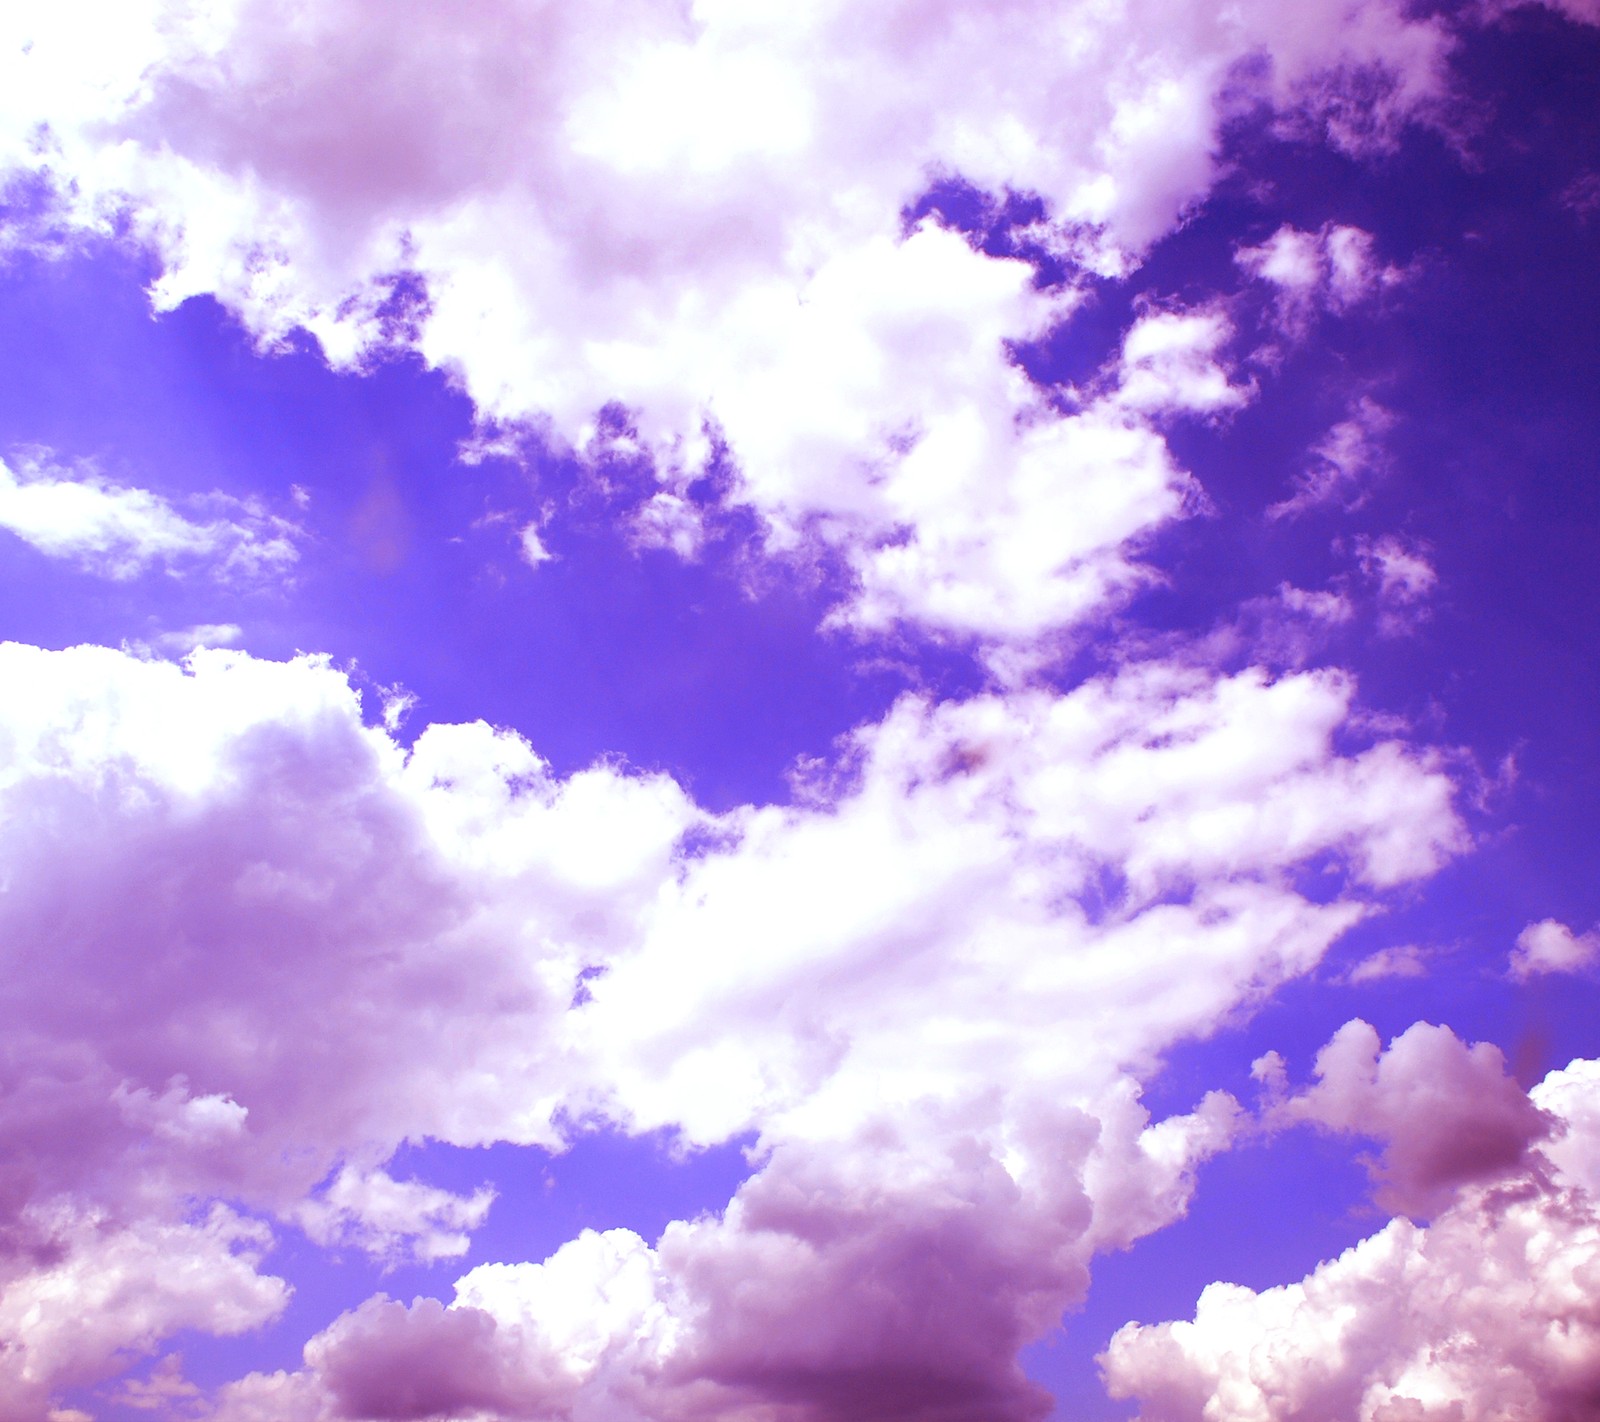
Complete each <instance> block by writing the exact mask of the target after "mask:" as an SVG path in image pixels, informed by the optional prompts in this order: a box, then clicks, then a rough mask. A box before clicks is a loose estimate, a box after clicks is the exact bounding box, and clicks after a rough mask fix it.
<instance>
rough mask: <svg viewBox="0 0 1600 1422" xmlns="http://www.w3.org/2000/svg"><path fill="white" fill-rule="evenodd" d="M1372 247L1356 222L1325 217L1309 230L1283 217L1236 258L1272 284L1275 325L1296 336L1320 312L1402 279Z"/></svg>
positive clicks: (1366, 297) (1346, 306)
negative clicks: (1279, 224)
mask: <svg viewBox="0 0 1600 1422" xmlns="http://www.w3.org/2000/svg"><path fill="white" fill-rule="evenodd" d="M1375 249H1376V242H1375V240H1374V238H1373V236H1372V234H1371V233H1370V232H1367V231H1365V230H1364V229H1362V228H1360V227H1350V226H1345V225H1341V224H1338V223H1333V222H1327V223H1324V224H1323V225H1322V227H1321V228H1319V229H1318V230H1317V231H1315V232H1307V231H1304V230H1302V229H1301V228H1298V227H1295V226H1294V225H1292V224H1290V223H1285V224H1284V225H1283V226H1282V227H1280V228H1279V229H1278V230H1277V231H1276V232H1274V233H1273V234H1272V236H1270V237H1269V238H1267V240H1266V241H1265V242H1263V243H1261V245H1260V246H1257V247H1240V248H1239V249H1238V251H1236V252H1235V253H1234V260H1235V261H1236V262H1237V263H1238V265H1239V266H1240V267H1241V268H1242V269H1243V270H1244V271H1245V272H1247V273H1248V274H1249V275H1251V276H1253V277H1255V278H1256V279H1257V280H1258V281H1264V282H1266V283H1267V284H1268V285H1270V286H1272V287H1274V288H1276V292H1277V298H1276V310H1275V317H1276V321H1277V325H1278V328H1279V330H1280V331H1281V332H1282V334H1283V335H1284V336H1285V337H1287V338H1288V339H1290V340H1294V341H1299V340H1304V339H1305V338H1306V336H1308V335H1309V334H1310V331H1311V328H1312V326H1313V324H1314V323H1315V322H1316V320H1317V318H1318V316H1320V315H1321V314H1322V313H1324V312H1333V313H1335V314H1342V313H1344V312H1348V311H1351V310H1353V309H1354V308H1356V307H1358V306H1360V305H1361V304H1363V303H1364V302H1367V301H1371V300H1373V299H1374V298H1375V297H1377V296H1378V295H1380V294H1381V293H1382V292H1384V291H1386V290H1387V289H1389V288H1391V287H1393V286H1396V285H1397V284H1399V283H1400V282H1402V281H1404V280H1405V272H1404V271H1403V270H1401V269H1400V268H1398V267H1395V266H1391V265H1388V264H1386V263H1383V262H1381V261H1379V259H1378V257H1377V255H1376V250H1375Z"/></svg>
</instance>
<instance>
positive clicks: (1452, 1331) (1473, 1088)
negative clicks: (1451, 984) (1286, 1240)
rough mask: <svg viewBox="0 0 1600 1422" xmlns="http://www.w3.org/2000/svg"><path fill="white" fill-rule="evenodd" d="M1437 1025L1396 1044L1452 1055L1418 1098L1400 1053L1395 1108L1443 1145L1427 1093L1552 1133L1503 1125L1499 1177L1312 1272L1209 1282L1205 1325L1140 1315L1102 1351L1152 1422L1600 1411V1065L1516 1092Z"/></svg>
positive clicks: (1120, 1390) (1492, 1420)
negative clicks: (1595, 1295) (1294, 1278)
mask: <svg viewBox="0 0 1600 1422" xmlns="http://www.w3.org/2000/svg"><path fill="white" fill-rule="evenodd" d="M1348 1031H1349V1029H1347V1032H1348ZM1441 1031H1442V1029H1436V1028H1428V1029H1420V1030H1419V1029H1418V1028H1413V1029H1411V1031H1410V1032H1408V1033H1406V1034H1404V1036H1402V1037H1401V1038H1399V1039H1397V1041H1396V1042H1395V1044H1394V1045H1393V1046H1392V1047H1391V1048H1390V1053H1391V1054H1395V1053H1397V1049H1399V1048H1400V1044H1401V1043H1402V1042H1406V1041H1407V1039H1408V1038H1409V1039H1411V1044H1412V1045H1411V1048H1410V1049H1409V1050H1408V1051H1407V1052H1406V1053H1405V1055H1407V1056H1414V1057H1415V1058H1416V1060H1415V1061H1414V1062H1412V1063H1411V1065H1412V1066H1418V1067H1420V1066H1421V1065H1422V1060H1421V1059H1422V1057H1423V1056H1427V1057H1429V1058H1433V1059H1436V1065H1437V1064H1443V1063H1444V1061H1445V1058H1454V1063H1453V1065H1448V1066H1447V1068H1446V1071H1445V1072H1444V1074H1443V1075H1442V1076H1439V1077H1437V1078H1433V1079H1432V1080H1430V1081H1429V1082H1428V1084H1427V1085H1426V1087H1425V1088H1424V1090H1423V1093H1422V1094H1421V1095H1418V1094H1416V1089H1415V1085H1414V1084H1413V1083H1411V1082H1410V1081H1406V1082H1402V1080H1401V1077H1400V1072H1401V1068H1400V1066H1399V1063H1400V1062H1401V1061H1402V1056H1401V1055H1391V1056H1390V1057H1389V1058H1388V1060H1390V1061H1392V1062H1394V1063H1396V1069H1395V1076H1394V1078H1393V1079H1392V1080H1391V1081H1389V1082H1387V1083H1380V1084H1379V1085H1378V1088H1377V1089H1378V1092H1379V1101H1380V1105H1381V1106H1382V1107H1383V1108H1384V1109H1385V1110H1391V1109H1393V1110H1397V1111H1398V1112H1399V1113H1400V1116H1407V1115H1409V1116H1410V1117H1411V1120H1410V1122H1409V1124H1410V1125H1412V1126H1416V1127H1420V1128H1421V1129H1423V1131H1424V1132H1425V1133H1426V1135H1427V1136H1428V1138H1429V1139H1432V1140H1437V1138H1438V1137H1437V1131H1436V1129H1435V1128H1434V1127H1432V1126H1430V1125H1429V1123H1428V1121H1427V1120H1426V1114H1427V1109H1428V1105H1429V1103H1431V1105H1432V1106H1433V1107H1435V1108H1437V1107H1439V1106H1443V1107H1444V1108H1445V1112H1446V1117H1447V1118H1448V1119H1453V1120H1456V1121H1458V1122H1462V1123H1469V1122H1470V1121H1471V1119H1472V1116H1473V1112H1474V1108H1475V1106H1477V1105H1478V1104H1480V1103H1485V1102H1486V1104H1487V1105H1488V1108H1489V1111H1490V1114H1491V1117H1492V1118H1495V1119H1498V1120H1500V1121H1501V1122H1502V1123H1505V1122H1508V1121H1509V1118H1511V1117H1513V1116H1519V1115H1520V1116H1522V1117H1524V1118H1526V1119H1528V1120H1531V1119H1532V1118H1533V1117H1534V1115H1535V1113H1537V1112H1542V1113H1547V1115H1546V1120H1547V1121H1549V1122H1550V1123H1551V1124H1552V1125H1553V1126H1554V1127H1555V1128H1556V1129H1555V1130H1554V1131H1551V1132H1544V1133H1532V1132H1529V1131H1527V1130H1525V1129H1522V1128H1520V1127H1519V1128H1516V1129H1512V1130H1509V1131H1507V1132H1506V1134H1505V1144H1506V1145H1507V1147H1508V1148H1509V1147H1510V1146H1511V1145H1512V1144H1513V1143H1514V1141H1515V1139H1516V1138H1517V1137H1518V1136H1521V1137H1522V1138H1523V1142H1524V1147H1525V1148H1524V1150H1523V1152H1522V1154H1521V1156H1520V1159H1518V1158H1516V1157H1514V1156H1512V1157H1510V1158H1507V1159H1503V1160H1497V1162H1496V1168H1495V1170H1494V1171H1492V1172H1491V1173H1490V1175H1489V1176H1488V1178H1487V1179H1485V1178H1484V1177H1483V1175H1482V1174H1481V1173H1478V1172H1474V1173H1475V1174H1477V1177H1478V1180H1479V1182H1480V1183H1469V1184H1465V1185H1464V1187H1463V1188H1462V1189H1461V1191H1460V1193H1459V1195H1458V1196H1457V1198H1455V1199H1454V1201H1453V1202H1451V1203H1449V1204H1448V1205H1446V1206H1445V1207H1444V1208H1443V1209H1441V1210H1440V1211H1439V1213H1437V1214H1436V1215H1435V1216H1434V1217H1433V1219H1432V1221H1431V1222H1430V1223H1429V1224H1427V1225H1426V1226H1423V1225H1418V1224H1415V1223H1412V1222H1411V1221H1409V1220H1406V1219H1396V1220H1394V1221H1392V1222H1391V1223H1390V1224H1389V1225H1388V1226H1387V1227H1385V1228H1384V1229H1383V1230H1381V1231H1380V1232H1379V1233H1377V1234H1375V1235H1373V1236H1372V1237H1371V1238H1369V1239H1366V1240H1364V1241H1362V1242H1361V1243H1360V1244H1358V1245H1356V1246H1355V1247H1354V1248H1352V1249H1349V1250H1347V1251H1345V1252H1344V1253H1343V1254H1341V1255H1340V1256H1339V1257H1338V1258H1337V1259H1333V1260H1330V1261H1328V1262H1326V1263H1323V1264H1321V1265H1319V1266H1318V1267H1317V1268H1316V1269H1315V1270H1314V1271H1313V1272H1312V1273H1311V1274H1310V1275H1308V1276H1307V1277H1306V1278H1305V1279H1304V1280H1303V1281H1301V1282H1299V1283H1293V1284H1287V1285H1283V1286H1281V1287H1278V1288H1272V1289H1266V1290H1263V1291H1261V1292H1259V1293H1257V1292H1255V1291H1253V1290H1251V1289H1247V1288H1243V1287H1241V1286H1239V1285H1235V1284H1227V1283H1216V1284H1212V1285H1210V1286H1209V1287H1208V1288H1207V1289H1206V1290H1205V1292H1204V1293H1203V1294H1202V1295H1201V1297H1200V1302H1199V1306H1198V1308H1197V1311H1196V1314H1195V1317H1194V1320H1193V1321H1192V1322H1176V1323H1163V1324H1159V1325H1152V1326H1142V1325H1137V1324H1129V1325H1128V1326H1127V1327H1125V1328H1123V1329H1122V1330H1121V1331H1120V1332H1119V1333H1118V1334H1117V1335H1116V1337H1115V1338H1113V1339H1112V1342H1111V1346H1110V1348H1109V1349H1108V1350H1107V1352H1106V1353H1105V1354H1104V1356H1103V1358H1102V1365H1103V1367H1104V1370H1105V1374H1106V1379H1107V1382H1108V1385H1109V1387H1110V1389H1111V1391H1112V1392H1113V1394H1114V1395H1115V1396H1119V1397H1133V1398H1137V1399H1138V1400H1139V1403H1140V1414H1139V1415H1140V1416H1141V1417H1142V1418H1145V1419H1148V1422H1157V1419H1160V1422H1184V1419H1190V1418H1193V1419H1199V1418H1201V1417H1202V1416H1205V1417H1210V1416H1214V1415H1216V1413H1217V1412H1218V1411H1219V1410H1221V1409H1224V1408H1225V1409H1226V1410H1227V1412H1228V1415H1230V1416H1236V1417H1248V1418H1252V1419H1261V1422H1277V1419H1287V1418H1290V1417H1294V1418H1302V1419H1324V1418H1325V1419H1328V1420H1329V1422H1332V1419H1335V1418H1340V1419H1343V1418H1358V1419H1360V1422H1430V1419H1440V1422H1443V1419H1446V1418H1449V1419H1454V1422H1511V1419H1513V1418H1515V1419H1525V1422H1576V1420H1577V1419H1579V1418H1582V1417H1586V1416H1589V1415H1591V1414H1592V1412H1593V1407H1594V1398H1595V1395H1596V1390H1597V1388H1600V1317H1597V1315H1596V1312H1595V1309H1594V1306H1593V1302H1592V1289H1591V1287H1590V1281H1592V1279H1593V1278H1594V1277H1595V1274H1596V1270H1597V1268H1600V1197H1597V1195H1596V1185H1597V1177H1596V1175H1595V1173H1594V1172H1593V1170H1592V1168H1591V1166H1592V1162H1593V1160H1594V1159H1595V1152H1596V1141H1597V1139H1600V1137H1597V1135H1596V1125H1597V1123H1600V1116H1597V1111H1596V1105H1595V1103H1596V1087H1597V1083H1600V1076H1597V1072H1596V1063H1594V1062H1592V1061H1575V1062H1573V1063H1572V1064H1571V1065H1570V1066H1568V1067H1567V1068H1566V1069H1564V1070H1562V1071H1556V1072H1552V1073H1551V1074H1550V1075H1549V1076H1547V1077H1546V1078H1545V1080H1544V1081H1543V1082H1541V1083H1540V1084H1539V1085H1538V1086H1536V1087H1535V1088H1534V1089H1533V1091H1532V1092H1531V1093H1529V1097H1527V1098H1521V1099H1520V1102H1519V1100H1518V1099H1517V1098H1520V1096H1521V1094H1520V1093H1515V1094H1513V1090H1512V1089H1511V1088H1509V1085H1508V1084H1504V1083H1503V1080H1502V1083H1500V1084H1497V1083H1496V1079H1495V1064H1494V1063H1493V1062H1492V1061H1490V1060H1489V1059H1488V1057H1487V1056H1486V1055H1480V1056H1479V1057H1478V1059H1477V1061H1476V1063H1475V1064H1474V1062H1473V1058H1472V1054H1471V1053H1467V1052H1465V1050H1464V1049H1461V1048H1460V1044H1459V1043H1456V1044H1455V1046H1453V1047H1452V1046H1451V1045H1450V1044H1449V1043H1448V1042H1446V1041H1445V1039H1444V1037H1442V1036H1440V1035H1439V1034H1440V1032H1441ZM1335 1040H1336V1042H1337V1041H1338V1039H1335ZM1350 1040H1353V1037H1352V1038H1351V1039H1350ZM1451 1041H1453V1039H1451ZM1361 1051H1362V1054H1363V1056H1365V1055H1366V1047H1365V1045H1363V1046H1362V1048H1361ZM1473 1051H1474V1052H1479V1053H1481V1049H1477V1048H1475V1049H1473ZM1404 1070H1405V1073H1406V1075H1407V1076H1409V1074H1410V1067H1406V1068H1404ZM1366 1081H1367V1085H1368V1087H1370V1086H1371V1085H1372V1080H1371V1078H1366ZM1452 1096H1454V1097H1455V1104H1453V1105H1452V1104H1450V1098H1451V1097H1452ZM1385 1098H1388V1099H1385ZM1391 1119H1392V1120H1393V1121H1394V1122H1395V1123H1396V1124H1398V1122H1399V1117H1392V1118H1391ZM1541 1135H1545V1136H1548V1138H1547V1139H1541ZM1497 1154H1498V1153H1497Z"/></svg>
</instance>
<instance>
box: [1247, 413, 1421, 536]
mask: <svg viewBox="0 0 1600 1422" xmlns="http://www.w3.org/2000/svg"><path fill="white" fill-rule="evenodd" d="M1393 425H1394V416H1393V415H1392V414H1390V413H1389V411H1387V410H1386V409H1384V408H1383V406H1381V405H1379V404H1378V403H1377V402H1376V401H1375V400H1372V399H1370V398H1369V397H1367V396H1365V395H1363V396H1362V397H1361V398H1360V399H1359V400H1357V401H1356V402H1355V404H1354V405H1353V406H1352V407H1351V410H1350V414H1349V415H1348V416H1347V417H1346V418H1345V419H1343V420H1341V421H1339V423H1338V424H1336V425H1335V426H1334V427H1333V428H1332V429H1331V430H1329V431H1328V433H1327V434H1325V435H1324V436H1323V437H1322V438H1321V439H1320V440H1318V441H1317V443H1316V444H1315V445H1313V446H1312V449H1311V463H1310V464H1309V465H1308V466H1307V467H1306V469H1305V470H1304V471H1303V472H1302V473H1301V474H1300V475H1299V477H1298V478H1297V479H1296V480H1295V483H1294V493H1293V494H1292V495H1291V496H1290V497H1289V498H1287V499H1284V500H1282V501H1281V502H1279V503H1276V504H1273V505H1272V506H1271V507H1270V508H1268V510H1267V517H1268V518H1269V519H1274V520H1275V519H1281V518H1291V519H1292V518H1298V517H1299V516H1300V515H1301V514H1305V513H1308V512H1310V511H1311V510H1313V509H1318V508H1326V507H1329V506H1333V507H1336V508H1340V509H1342V510H1343V511H1344V512H1346V513H1353V512H1354V511H1355V510H1356V509H1358V508H1360V507H1361V506H1362V504H1364V503H1366V501H1367V498H1368V496H1369V494H1370V491H1371V483H1372V479H1373V476H1375V475H1377V474H1380V473H1382V471H1383V466H1384V455H1383V436H1384V435H1385V434H1387V433H1388V431H1389V430H1390V429H1391V428H1392V427H1393Z"/></svg>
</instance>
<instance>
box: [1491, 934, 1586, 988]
mask: <svg viewBox="0 0 1600 1422" xmlns="http://www.w3.org/2000/svg"><path fill="white" fill-rule="evenodd" d="M1597 958H1600V931H1597V930H1595V929H1590V931H1589V932H1588V933H1574V932H1573V931H1572V930H1571V929H1570V928H1568V927H1567V925H1566V924H1564V923H1560V922H1557V920H1555V919H1553V918H1546V919H1541V920H1540V921H1539V922H1538V923H1530V924H1529V925H1528V926H1527V927H1526V928H1524V929H1523V930H1522V932H1521V933H1519V934H1518V935H1517V942H1516V946H1515V947H1514V948H1512V950H1511V964H1510V968H1509V972H1510V975H1511V977H1512V979H1513V980H1515V981H1516V982H1519V983H1525V982H1527V981H1528V980H1529V979H1530V978H1537V977H1543V976H1545V975H1547V974H1550V973H1581V972H1584V971H1586V970H1587V969H1588V968H1590V967H1592V966H1593V965H1594V963H1595V960H1596V959H1597Z"/></svg>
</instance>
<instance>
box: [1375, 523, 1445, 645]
mask: <svg viewBox="0 0 1600 1422" xmlns="http://www.w3.org/2000/svg"><path fill="white" fill-rule="evenodd" d="M1429 552H1431V550H1430V549H1429V548H1428V546H1427V545H1426V544H1424V543H1418V542H1411V541H1408V540H1406V539H1403V538H1400V537H1398V536H1397V535H1395V534H1389V533H1386V534H1384V535H1383V536H1382V537H1379V538H1369V537H1365V536H1363V537H1361V538H1358V539H1357V540H1356V557H1357V558H1358V559H1359V561H1360V563H1361V571H1362V572H1364V573H1365V574H1366V575H1367V577H1368V578H1369V579H1371V580H1372V581H1373V582H1374V583H1376V584H1377V585H1378V631H1379V632H1380V633H1381V634H1382V635H1383V636H1385V637H1404V636H1408V635H1409V634H1411V633H1412V632H1415V631H1416V629H1417V627H1418V626H1419V625H1421V623H1423V622H1425V621H1426V620H1427V618H1428V615H1429V608H1428V605H1427V603H1428V599H1429V597H1431V596H1432V594H1433V590H1434V588H1435V587H1437V586H1438V583H1439V575H1438V573H1437V572H1435V571H1434V567H1433V564H1432V563H1431V562H1429V561H1428V554H1429Z"/></svg>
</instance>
